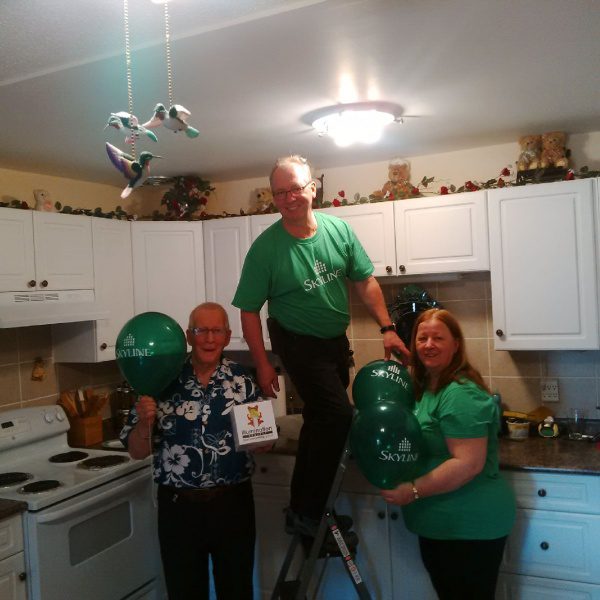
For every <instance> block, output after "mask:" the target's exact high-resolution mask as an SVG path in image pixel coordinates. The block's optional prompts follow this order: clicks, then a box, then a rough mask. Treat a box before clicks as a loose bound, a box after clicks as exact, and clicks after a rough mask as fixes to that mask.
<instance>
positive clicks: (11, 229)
mask: <svg viewBox="0 0 600 600" xmlns="http://www.w3.org/2000/svg"><path fill="white" fill-rule="evenodd" d="M0 256H2V260H0V292H19V291H24V290H28V289H35V285H36V280H35V262H34V257H33V219H32V217H31V211H29V210H19V209H16V208H2V209H0Z"/></svg>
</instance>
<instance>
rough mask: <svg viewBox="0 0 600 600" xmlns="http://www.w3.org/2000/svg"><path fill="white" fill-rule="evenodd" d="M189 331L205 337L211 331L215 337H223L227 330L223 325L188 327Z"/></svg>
mask: <svg viewBox="0 0 600 600" xmlns="http://www.w3.org/2000/svg"><path fill="white" fill-rule="evenodd" d="M189 331H190V332H191V333H192V334H193V335H195V336H203V337H206V336H207V335H208V334H209V333H212V334H213V335H214V336H215V337H225V336H226V335H227V332H228V331H229V330H228V329H225V328H224V327H190V329H189Z"/></svg>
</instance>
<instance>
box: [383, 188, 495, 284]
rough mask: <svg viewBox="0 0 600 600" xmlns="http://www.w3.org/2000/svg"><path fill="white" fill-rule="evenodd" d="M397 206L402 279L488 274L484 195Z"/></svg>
mask: <svg viewBox="0 0 600 600" xmlns="http://www.w3.org/2000/svg"><path fill="white" fill-rule="evenodd" d="M393 204H394V218H395V221H396V253H397V263H398V271H397V274H398V275H416V274H422V273H458V272H463V271H487V270H489V268H490V260H489V251H488V229H487V213H486V195H485V192H483V191H479V192H467V193H464V194H452V195H448V196H436V197H432V198H414V199H411V200H396V201H395V202H394V203H393Z"/></svg>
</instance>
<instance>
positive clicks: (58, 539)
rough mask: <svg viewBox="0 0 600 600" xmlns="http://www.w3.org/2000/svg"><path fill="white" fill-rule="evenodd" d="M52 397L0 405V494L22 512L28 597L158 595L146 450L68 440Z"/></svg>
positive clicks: (102, 599) (93, 599)
mask: <svg viewBox="0 0 600 600" xmlns="http://www.w3.org/2000/svg"><path fill="white" fill-rule="evenodd" d="M68 429H69V422H68V420H67V417H66V415H65V413H64V411H63V409H62V408H61V407H60V406H42V407H33V408H23V409H18V410H14V411H8V412H1V413H0V498H4V499H8V500H18V501H22V502H26V503H27V511H26V512H25V513H24V514H23V532H24V540H25V560H26V568H27V573H26V576H27V582H28V598H29V599H30V600H56V599H57V598H86V600H125V599H126V598H127V599H129V598H144V599H146V598H147V599H153V598H158V591H157V590H158V589H159V587H160V586H159V584H158V582H159V581H160V578H161V573H160V559H159V552H158V542H157V535H156V511H155V503H154V497H153V491H154V490H153V484H152V478H151V472H150V466H149V465H150V459H149V458H147V459H144V460H134V459H132V458H130V457H129V455H128V454H127V453H126V452H115V451H111V450H96V449H93V450H92V449H88V448H83V449H80V448H71V447H69V445H68V443H67V431H68Z"/></svg>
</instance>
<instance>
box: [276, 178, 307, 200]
mask: <svg viewBox="0 0 600 600" xmlns="http://www.w3.org/2000/svg"><path fill="white" fill-rule="evenodd" d="M311 183H312V179H311V180H310V181H308V183H305V184H304V185H303V186H302V187H300V186H298V185H296V186H294V187H293V188H290V189H289V190H279V191H277V192H273V199H274V200H285V199H286V198H287V195H288V194H291V195H292V196H299V195H300V194H301V193H302V192H303V191H304V190H305V189H306V188H307V187H308V186H309V185H310V184H311Z"/></svg>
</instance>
